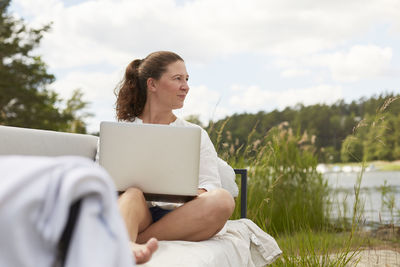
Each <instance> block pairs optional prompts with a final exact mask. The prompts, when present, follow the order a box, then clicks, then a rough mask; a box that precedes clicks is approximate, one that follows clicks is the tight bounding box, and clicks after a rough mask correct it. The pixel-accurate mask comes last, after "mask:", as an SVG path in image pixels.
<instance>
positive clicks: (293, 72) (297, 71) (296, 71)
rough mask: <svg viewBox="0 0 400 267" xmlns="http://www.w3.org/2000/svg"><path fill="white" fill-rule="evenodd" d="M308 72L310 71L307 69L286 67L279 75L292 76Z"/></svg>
mask: <svg viewBox="0 0 400 267" xmlns="http://www.w3.org/2000/svg"><path fill="white" fill-rule="evenodd" d="M310 73H311V71H310V70H307V69H300V68H291V69H286V70H284V71H282V72H281V77H283V78H293V77H299V76H305V75H309V74H310Z"/></svg>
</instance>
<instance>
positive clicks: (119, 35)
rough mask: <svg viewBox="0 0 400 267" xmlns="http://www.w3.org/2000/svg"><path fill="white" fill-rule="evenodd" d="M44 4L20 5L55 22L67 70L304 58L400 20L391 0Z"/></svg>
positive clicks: (58, 59)
mask: <svg viewBox="0 0 400 267" xmlns="http://www.w3.org/2000/svg"><path fill="white" fill-rule="evenodd" d="M38 1H41V2H43V3H39V4H38ZM38 1H36V0H15V4H16V5H17V6H19V7H20V9H21V10H22V13H23V14H25V15H26V16H28V17H29V16H31V17H33V18H34V21H35V22H36V23H37V22H39V21H40V22H43V21H46V20H47V21H53V22H54V24H53V29H52V31H51V33H49V34H47V35H46V37H45V38H44V40H43V46H42V48H43V49H42V51H44V52H45V53H44V54H45V56H46V62H48V63H51V65H52V67H59V68H62V67H65V66H67V67H74V66H79V65H85V64H86V65H90V64H95V63H101V62H106V63H109V64H114V65H118V64H121V63H122V61H123V60H124V58H127V57H130V58H133V57H135V56H144V55H147V54H148V53H149V52H151V51H154V50H160V49H168V50H174V51H177V52H178V53H180V54H182V55H183V56H184V57H185V58H186V59H190V60H195V61H200V62H204V61H207V60H209V59H211V58H213V57H215V56H223V55H229V54H234V53H243V52H244V53H246V52H249V53H262V54H265V53H267V54H271V53H272V54H275V55H284V56H301V55H307V54H310V53H315V52H319V51H322V50H324V49H327V48H334V47H335V46H337V45H340V44H343V42H345V41H346V40H347V39H348V38H352V37H354V36H355V35H359V34H360V33H362V32H365V31H367V30H368V29H369V27H370V26H371V25H373V23H374V22H376V21H382V17H384V15H385V14H388V16H387V17H384V19H385V21H388V23H397V22H399V19H398V18H397V17H396V16H394V15H391V14H393V13H394V12H393V9H394V8H397V7H398V4H397V3H396V1H390V0H384V1H385V5H383V4H381V1H364V0H353V1H344V0H340V1H334V2H331V1H324V2H318V4H316V2H314V1H310V0H301V1H300V0H299V1H296V3H293V1H291V0H283V1H279V2H277V1H265V0H252V1H230V0H196V1H188V2H186V3H185V4H184V5H180V6H178V5H177V4H176V2H175V1H173V0H148V1H140V0H119V1H114V0H101V1H86V2H82V3H80V4H77V5H73V6H68V7H65V6H64V5H63V4H62V1H61V0H50V1H47V0H38ZM382 6H385V7H382ZM39 7H40V8H39ZM360 7H362V8H360ZM397 10H398V9H397ZM355 14H356V15H355ZM397 14H398V13H397Z"/></svg>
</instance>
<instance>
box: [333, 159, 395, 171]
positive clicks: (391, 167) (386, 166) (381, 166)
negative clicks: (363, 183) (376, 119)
mask: <svg viewBox="0 0 400 267" xmlns="http://www.w3.org/2000/svg"><path fill="white" fill-rule="evenodd" d="M360 164H361V163H360V162H349V163H334V164H327V165H328V166H330V167H332V166H340V167H343V166H360ZM365 166H374V167H375V168H376V170H377V171H400V161H399V160H397V161H369V162H366V163H365Z"/></svg>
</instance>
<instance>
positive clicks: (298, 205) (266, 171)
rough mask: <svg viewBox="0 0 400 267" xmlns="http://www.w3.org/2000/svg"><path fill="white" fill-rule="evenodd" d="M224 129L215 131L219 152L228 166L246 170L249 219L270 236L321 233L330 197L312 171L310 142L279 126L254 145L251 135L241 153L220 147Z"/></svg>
mask: <svg viewBox="0 0 400 267" xmlns="http://www.w3.org/2000/svg"><path fill="white" fill-rule="evenodd" d="M224 125H225V124H223V125H222V127H221V128H220V129H219V130H218V137H217V140H218V142H217V143H218V144H217V147H220V151H218V152H219V154H220V155H222V156H223V157H224V158H225V159H226V160H227V161H228V163H229V164H230V165H231V166H233V167H236V168H247V169H248V177H249V179H248V217H249V218H250V219H252V220H253V221H255V222H256V223H257V224H258V225H259V226H260V227H261V228H263V229H264V230H266V231H267V232H270V233H274V234H278V233H283V232H285V233H286V232H293V231H297V230H300V229H302V228H304V227H307V228H310V229H313V230H318V229H322V228H323V227H324V226H325V225H326V224H327V223H328V221H327V218H328V217H327V214H326V210H327V203H328V196H329V195H328V186H327V183H326V182H324V180H323V179H322V176H321V174H320V173H318V172H317V171H316V167H317V163H318V162H317V158H316V157H315V155H314V151H313V149H314V146H313V142H314V139H315V138H314V137H310V136H308V135H307V134H306V133H303V134H299V133H294V132H293V130H292V129H291V128H290V127H289V125H288V124H287V123H282V124H281V125H279V126H278V127H276V128H273V129H271V130H269V131H268V132H267V133H266V135H265V136H264V138H263V139H262V140H253V138H252V136H253V135H252V133H253V132H254V129H253V131H252V132H251V133H250V135H249V137H248V140H247V145H246V147H235V144H234V143H233V142H232V143H228V142H225V143H223V144H222V145H219V143H220V142H221V141H220V140H222V139H223V140H228V141H229V139H230V138H229V132H227V133H225V134H226V135H227V136H225V138H222V137H221V136H222V135H223V134H224V132H223V127H224ZM238 151H241V153H238ZM239 208H240V207H239ZM239 208H238V210H239ZM238 210H237V211H236V213H235V216H237V217H238V215H239V211H238Z"/></svg>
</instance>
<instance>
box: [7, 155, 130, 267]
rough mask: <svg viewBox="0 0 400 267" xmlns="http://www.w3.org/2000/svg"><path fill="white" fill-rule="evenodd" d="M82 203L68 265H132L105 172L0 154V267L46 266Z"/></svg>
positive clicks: (86, 163)
mask: <svg viewBox="0 0 400 267" xmlns="http://www.w3.org/2000/svg"><path fill="white" fill-rule="evenodd" d="M78 199H82V205H81V209H80V213H79V217H78V220H77V222H76V225H75V229H74V233H73V238H72V239H71V243H70V248H69V252H68V256H67V259H66V266H67V267H79V266H85V267H90V266H96V267H99V266H117V267H120V266H121V267H122V266H123V267H125V266H126V267H128V266H129V267H130V266H132V265H134V262H133V261H134V260H133V256H132V253H131V251H130V249H129V247H130V246H129V239H128V234H127V231H126V229H125V225H124V223H123V220H122V218H121V216H120V214H119V211H118V206H117V196H116V190H115V187H114V185H113V183H112V182H111V180H110V178H109V176H108V174H107V173H106V172H105V171H104V170H103V169H102V168H101V167H100V166H99V165H97V164H95V163H94V162H92V161H90V160H88V159H85V158H81V157H72V156H71V157H52V158H50V157H33V156H0V266H19V267H25V266H41V267H46V266H51V264H52V263H53V261H54V257H55V252H56V246H57V243H58V241H59V239H60V237H61V234H62V231H63V229H64V227H65V224H66V220H67V217H68V213H69V208H70V206H71V204H72V203H74V202H75V201H76V200H78Z"/></svg>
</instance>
